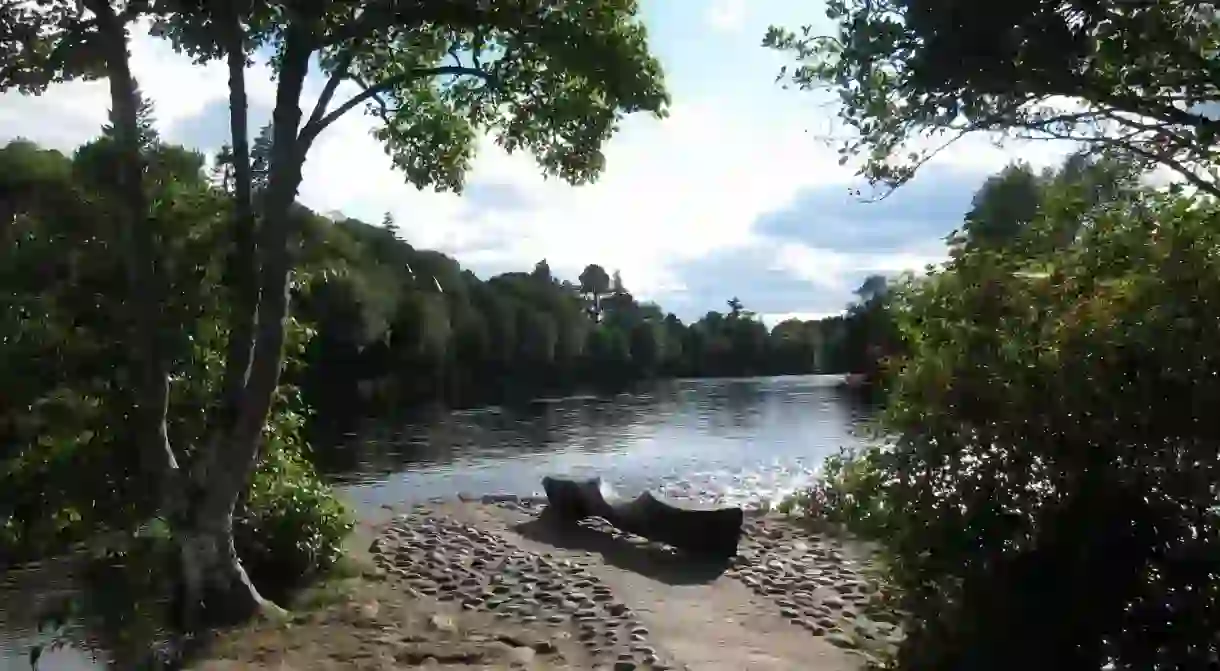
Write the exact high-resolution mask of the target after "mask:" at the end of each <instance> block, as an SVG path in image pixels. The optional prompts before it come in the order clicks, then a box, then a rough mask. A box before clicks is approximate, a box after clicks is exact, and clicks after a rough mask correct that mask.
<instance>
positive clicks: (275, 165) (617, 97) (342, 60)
mask: <svg viewBox="0 0 1220 671" xmlns="http://www.w3.org/2000/svg"><path fill="white" fill-rule="evenodd" d="M84 4H85V5H86V6H87V7H88V9H89V10H91V11H92V13H93V14H94V17H93V18H90V19H87V20H86V19H84V18H83V15H82V13H81V11H80V7H77V6H74V5H72V4H71V3H68V2H51V3H42V4H41V5H40V6H38V7H36V8H35V7H32V6H30V5H27V4H17V3H10V4H9V5H6V6H5V7H4V10H3V14H0V29H3V30H4V31H6V32H8V33H10V35H8V37H12V38H13V39H11V40H10V39H6V40H5V41H4V43H5V45H6V46H8V45H10V44H12V45H13V47H14V48H13V50H10V51H9V52H8V53H4V54H3V56H4V57H5V59H4V61H3V62H2V63H0V68H2V69H0V77H3V80H2V83H3V85H4V88H12V87H17V88H20V89H22V90H27V91H37V90H40V89H42V88H45V86H46V85H48V84H49V83H51V82H53V81H60V80H65V79H71V78H76V77H82V76H97V75H101V74H104V75H105V76H106V77H107V78H108V79H109V82H110V88H111V98H112V103H113V104H114V106H115V112H114V114H115V124H114V125H115V129H116V130H115V135H116V145H117V146H118V147H119V149H120V152H121V154H122V160H121V161H120V163H119V171H118V175H119V182H120V184H121V185H122V193H123V194H124V197H125V203H126V208H125V209H126V212H125V214H126V218H127V220H128V222H129V228H128V230H129V231H130V236H129V238H130V241H131V244H129V245H127V247H126V249H125V252H126V258H127V260H128V265H129V286H130V290H131V291H132V293H133V295H134V296H135V300H133V301H132V303H131V305H132V311H133V315H132V322H133V332H134V334H135V336H136V337H135V338H133V340H132V342H133V344H135V347H134V348H133V354H134V355H135V356H134V357H133V358H134V359H135V361H136V363H137V364H138V365H139V370H140V374H139V375H138V376H137V379H138V380H139V385H138V388H139V390H140V391H139V394H138V400H137V402H136V403H135V408H136V410H137V412H136V413H135V415H136V417H137V424H138V425H139V426H140V427H142V428H143V435H142V439H141V440H140V441H139V443H140V444H141V445H142V446H143V447H144V449H145V452H146V453H147V454H149V455H150V458H148V459H146V460H145V462H146V463H147V464H149V466H150V471H151V472H150V476H149V477H150V482H155V483H157V485H158V488H159V490H160V491H162V492H165V493H167V494H173V493H175V492H177V493H181V495H180V496H177V497H176V499H175V501H173V502H170V503H166V504H164V505H162V507H163V508H169V509H172V510H173V511H174V512H175V513H176V515H175V517H176V519H177V520H178V527H179V532H180V541H181V543H182V544H183V548H184V549H183V552H182V556H183V560H184V563H185V566H184V576H185V578H186V586H187V594H188V602H195V601H198V602H201V603H203V604H204V605H205V608H212V607H213V606H214V607H216V608H218V609H219V610H221V611H227V612H231V613H232V614H233V615H235V616H239V615H243V614H246V613H249V612H250V611H252V610H253V609H255V608H258V607H261V606H264V605H267V604H266V603H265V602H264V601H263V599H262V598H261V596H260V595H259V594H258V592H257V590H255V589H254V587H253V585H251V584H250V582H249V580H248V579H247V578H246V576H245V573H244V571H243V570H242V567H241V562H240V560H239V558H238V557H237V556H236V553H235V551H234V550H233V543H232V533H233V532H232V515H233V509H234V506H235V504H236V501H237V499H238V497H239V496H240V493H241V492H242V491H243V490H244V488H245V486H246V483H248V482H249V479H250V476H251V473H252V472H253V470H254V467H255V464H256V463H257V459H258V454H259V446H260V444H261V440H262V433H263V426H264V424H265V420H266V417H267V414H268V411H269V410H270V408H271V405H272V402H273V397H274V394H275V391H276V389H277V387H278V385H279V380H280V374H281V368H282V361H283V350H284V346H285V339H286V332H285V320H286V319H287V317H288V300H289V287H290V273H291V272H292V269H293V256H292V253H291V249H290V239H291V236H292V234H293V231H294V228H293V219H292V215H293V207H294V201H295V197H296V194H297V190H298V188H299V186H300V182H301V179H302V166H303V163H304V160H305V157H306V155H307V154H308V151H309V148H310V147H311V146H312V144H313V143H314V141H316V139H317V138H318V136H319V135H320V134H321V133H322V131H324V130H325V129H326V128H327V127H328V126H329V125H330V124H331V123H333V122H334V121H335V120H336V119H338V118H339V117H340V116H342V115H343V114H345V113H346V112H348V111H350V110H351V109H354V108H356V107H360V106H365V107H367V108H369V109H370V110H371V111H373V112H374V113H376V114H378V115H379V116H380V117H381V119H382V121H383V122H384V126H383V127H382V128H380V129H379V130H378V132H377V135H378V137H379V139H381V140H382V141H383V142H385V143H386V146H387V150H388V151H389V153H390V154H391V156H392V157H393V159H394V161H395V163H396V165H398V166H399V167H400V168H401V169H403V170H404V172H405V173H406V176H407V179H408V181H410V182H411V183H413V184H415V185H417V186H419V187H421V188H422V187H424V186H434V187H436V188H438V189H442V190H445V189H448V190H454V191H457V190H460V189H461V186H462V182H463V179H464V176H465V171H466V169H467V167H468V166H469V164H470V161H471V158H472V156H473V151H474V146H475V142H476V139H477V132H478V131H480V130H490V131H492V132H493V133H494V134H495V135H496V136H497V139H498V141H499V143H500V144H501V145H502V146H503V147H505V148H506V149H507V150H509V151H514V150H517V149H527V150H531V151H532V152H533V153H534V154H535V155H536V156H537V157H538V161H539V164H540V166H541V167H542V169H543V170H544V171H545V172H547V173H549V174H554V175H558V176H559V177H561V178H563V179H566V180H568V181H570V182H573V183H579V182H584V181H589V180H592V179H595V178H596V177H597V175H598V174H599V173H600V171H601V169H602V168H603V166H604V157H603V155H602V153H601V144H602V142H603V141H604V140H605V139H606V138H608V137H609V136H610V135H611V134H612V133H613V131H614V129H615V128H616V127H617V122H618V121H619V119H620V118H621V117H622V116H623V115H624V114H626V113H630V112H635V111H641V110H643V111H651V112H653V113H655V114H663V113H664V107H665V105H666V103H667V96H666V94H665V91H664V88H663V85H662V82H661V73H660V67H659V65H658V63H657V62H656V60H655V59H653V58H652V57H651V55H649V53H648V51H647V44H646V39H645V35H644V29H643V27H642V25H641V24H640V23H639V21H638V19H637V18H636V16H635V13H636V10H637V7H636V4H635V3H634V2H632V1H629V0H619V1H617V2H606V1H604V0H586V1H583V2H573V3H568V4H565V5H563V6H561V7H554V6H551V3H548V2H541V0H539V1H537V2H527V3H523V4H521V3H519V4H516V5H513V6H512V7H506V6H499V5H497V6H495V7H493V6H491V5H486V6H478V7H474V6H469V7H467V6H457V7H455V6H453V5H451V4H442V5H428V6H427V7H422V8H419V7H411V8H409V9H408V8H402V7H399V6H398V4H397V3H347V2H345V3H329V4H316V5H314V6H311V7H307V8H302V7H300V6H298V5H296V4H291V3H290V4H288V5H286V6H282V3H276V2H266V3H263V2H259V3H254V4H253V6H250V5H247V6H245V7H239V6H238V3H237V2H236V1H235V0H234V1H232V2H220V3H215V4H213V3H191V2H177V3H171V4H169V5H167V6H166V7H159V8H157V14H158V16H159V18H160V19H161V21H160V22H159V23H158V25H157V30H158V32H159V33H160V34H165V35H168V36H170V37H171V38H172V39H173V40H174V41H175V44H176V45H177V46H178V47H179V48H182V49H184V50H186V51H188V52H190V53H191V54H192V55H194V56H196V57H198V58H199V59H200V60H206V59H210V58H215V57H225V58H226V60H227V63H228V66H229V72H230V82H229V84H230V112H231V131H232V140H231V146H232V155H233V164H234V166H235V167H234V170H233V176H232V178H233V183H234V204H235V209H236V214H235V217H234V232H235V234H234V248H233V249H234V253H233V265H232V270H233V272H232V273H230V287H229V288H230V289H231V290H232V292H233V295H234V296H235V303H236V309H235V310H234V317H233V324H232V325H231V329H230V333H229V337H230V345H229V349H228V353H227V361H228V365H227V372H226V375H225V384H224V385H223V387H224V391H223V392H222V399H221V402H220V405H219V409H218V411H217V413H216V420H215V421H214V427H215V429H214V431H213V432H212V436H213V437H212V438H211V439H210V440H209V441H208V445H207V447H206V448H205V449H203V450H201V454H200V456H199V458H198V459H196V463H195V464H193V468H192V472H191V474H190V475H191V477H190V478H189V481H188V482H186V483H183V482H180V481H181V478H180V476H179V474H180V469H179V468H178V462H177V459H176V458H175V456H174V451H173V449H172V447H171V446H170V445H169V442H168V439H167V437H166V434H165V415H166V406H167V391H166V390H167V389H168V375H167V372H166V371H167V360H168V355H167V353H166V352H165V351H164V349H165V348H164V347H163V345H162V343H161V341H160V339H161V338H162V337H163V336H164V334H165V333H167V332H169V331H170V329H167V328H165V327H164V326H165V325H164V324H163V323H162V322H161V319H160V315H161V310H160V308H161V307H162V306H163V305H164V304H165V303H166V296H165V286H166V285H165V282H164V278H163V277H162V274H161V272H160V268H159V259H158V256H157V254H156V251H155V245H154V239H153V234H152V232H151V231H149V230H147V229H148V227H146V226H141V225H140V223H139V222H140V220H141V219H142V218H143V217H145V216H146V214H145V213H146V210H147V202H146V200H145V197H144V193H143V189H142V188H141V173H142V171H141V169H140V168H141V158H140V155H139V128H138V125H137V111H138V100H137V98H136V93H135V85H134V81H133V80H132V77H131V72H130V65H129V63H128V58H127V28H126V26H127V24H128V23H129V22H130V21H131V20H133V19H135V18H136V17H137V16H138V15H139V13H140V12H141V11H144V10H147V9H149V7H148V6H146V5H143V4H132V5H130V6H129V7H127V8H126V9H124V10H122V12H117V11H116V10H115V9H114V8H113V7H112V6H111V5H110V3H108V2H106V1H105V0H86V2H85V3H84ZM404 34H405V35H410V36H411V38H410V39H403V35H404ZM272 43H274V44H275V45H276V47H277V58H276V60H275V65H276V67H277V82H278V83H277V92H276V105H275V109H274V112H273V115H272V124H271V127H270V132H269V135H270V146H269V152H268V155H269V161H268V173H267V182H266V188H265V190H263V191H262V192H261V193H260V194H259V198H258V203H257V205H258V214H259V222H258V226H257V227H255V226H254V222H255V216H254V206H255V203H254V193H253V184H254V179H253V175H252V164H251V157H250V152H249V151H248V149H247V144H248V140H247V129H246V96H245V82H244V74H243V73H244V66H245V63H246V60H247V59H248V57H249V54H250V53H251V52H252V51H253V50H255V49H257V48H259V47H261V46H263V45H268V44H272ZM48 45H51V48H48ZM459 55H461V56H463V57H464V59H465V60H462V59H461V58H459ZM315 57H316V58H317V59H318V60H319V61H320V62H321V64H322V67H323V69H324V71H325V73H326V74H327V76H328V80H327V83H326V85H325V87H324V89H323V92H322V95H321V96H320V98H319V100H318V102H317V104H316V105H315V106H314V108H313V110H312V112H311V113H310V114H309V116H308V117H304V116H303V115H302V113H301V104H300V102H301V101H300V98H301V93H302V90H303V88H304V80H305V76H306V74H307V73H308V69H309V67H310V63H311V62H312V61H313V59H315ZM449 58H452V59H454V61H455V62H453V63H448V62H446V59H449ZM344 81H353V82H356V83H357V84H358V85H360V86H361V87H362V88H363V91H362V93H360V94H359V95H357V96H355V97H354V98H352V99H350V100H348V101H346V102H344V103H342V104H340V105H338V106H336V107H334V108H333V109H331V103H332V100H333V98H334V95H335V92H336V90H337V89H338V87H339V85H340V84H341V83H342V82H344ZM256 234H257V238H255V235H256ZM154 453H155V454H156V455H157V456H156V458H155V459H154V458H152V456H151V455H153V454H154ZM153 466H155V468H154V467H153ZM213 610H215V609H213Z"/></svg>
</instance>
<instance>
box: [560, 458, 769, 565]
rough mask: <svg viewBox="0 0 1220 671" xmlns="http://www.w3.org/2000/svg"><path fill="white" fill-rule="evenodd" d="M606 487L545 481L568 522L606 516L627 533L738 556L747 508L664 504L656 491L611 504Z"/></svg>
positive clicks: (706, 552)
mask: <svg viewBox="0 0 1220 671" xmlns="http://www.w3.org/2000/svg"><path fill="white" fill-rule="evenodd" d="M601 485H602V483H601V478H592V479H589V480H570V479H564V478H552V477H545V478H543V479H542V488H543V490H545V491H546V498H547V502H548V505H547V511H548V513H550V514H551V515H554V516H555V517H557V518H559V519H561V520H563V521H567V522H576V521H579V520H581V519H584V518H586V517H600V518H602V519H604V520H606V521H607V522H609V523H610V524H612V525H614V526H615V527H617V528H618V529H620V530H622V531H626V532H628V533H632V534H635V535H637V536H643V537H644V538H647V539H649V540H654V541H660V542H662V543H666V544H668V545H672V546H673V547H675V548H677V549H679V550H682V551H685V552H689V553H692V554H701V555H712V556H716V557H732V556H733V555H735V554H737V543H738V541H740V540H741V534H742V522H743V521H744V519H745V513H744V512H743V511H742V510H741V508H739V507H734V508H711V507H703V506H695V505H691V504H688V503H686V502H682V503H678V502H674V501H668V500H663V499H661V498H659V497H657V496H655V495H653V494H652V492H644V493H643V494H640V495H639V496H638V497H636V498H635V499H633V500H631V501H618V500H614V501H607V500H606V498H605V496H603V494H602V487H601Z"/></svg>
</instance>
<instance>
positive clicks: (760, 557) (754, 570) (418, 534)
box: [370, 496, 902, 669]
mask: <svg viewBox="0 0 1220 671" xmlns="http://www.w3.org/2000/svg"><path fill="white" fill-rule="evenodd" d="M476 500H482V501H483V503H484V504H489V505H498V506H502V507H504V508H507V509H509V510H516V511H518V512H522V513H526V514H537V513H538V512H540V511H541V510H543V509H544V508H545V507H546V504H545V499H533V498H518V497H511V496H507V497H503V496H495V497H490V498H489V497H483V498H482V499H476ZM580 524H581V525H582V526H584V527H587V528H589V529H594V530H598V531H602V532H604V533H607V534H611V535H615V536H619V537H621V540H622V541H624V542H629V543H633V544H636V545H641V546H646V545H650V546H651V549H654V550H658V551H670V552H672V549H671V548H668V547H667V546H663V545H660V544H656V543H652V542H651V541H648V540H647V539H642V538H639V537H636V536H632V535H629V534H622V533H619V532H618V531H617V530H616V529H614V528H613V527H611V526H610V525H609V523H607V522H606V521H605V520H602V519H600V518H589V519H586V520H582V521H581V522H580ZM744 526H745V532H746V533H745V534H743V536H742V539H741V543H740V545H739V549H738V554H737V556H736V557H735V558H734V559H733V561H732V563H731V566H732V568H731V569H730V570H728V571H726V572H725V575H726V577H727V578H728V579H733V580H737V581H739V582H740V583H742V584H743V585H745V586H746V587H747V588H749V589H750V590H751V591H753V592H754V593H755V594H756V595H758V596H759V597H761V598H763V599H764V600H765V601H769V602H770V603H771V604H773V607H774V608H775V612H777V613H778V614H779V615H780V616H782V617H783V618H785V619H788V620H789V621H791V622H792V623H793V625H795V626H799V627H801V628H803V629H805V630H806V631H808V632H810V634H811V635H814V636H820V637H823V638H824V639H825V640H826V641H828V642H829V643H831V644H833V645H836V646H838V647H842V648H848V649H854V648H858V647H860V646H861V643H863V644H864V645H865V646H868V645H870V643H869V641H872V640H874V639H877V638H884V639H885V640H886V641H889V642H896V641H899V640H901V636H902V632H901V627H900V626H898V624H899V622H900V620H899V619H898V617H897V616H896V615H895V614H894V613H893V612H891V611H888V610H886V609H884V608H881V607H880V606H879V604H877V603H875V597H874V596H873V595H876V594H877V593H878V586H877V585H876V584H875V583H874V582H872V581H871V580H870V579H869V578H867V577H866V576H865V575H864V574H862V573H861V572H860V570H861V569H862V568H863V567H864V566H866V565H867V564H866V563H865V564H861V563H857V562H855V561H853V560H852V559H851V558H849V557H847V554H846V553H845V552H844V551H843V550H841V549H840V548H841V547H842V546H839V545H837V544H836V542H835V541H833V540H832V539H828V538H825V537H822V536H819V535H817V534H813V533H810V532H807V531H804V530H798V529H796V528H795V527H794V526H792V525H789V524H786V523H784V522H783V521H782V520H776V519H774V518H772V517H748V518H747V520H746V522H745V525H744ZM370 551H371V552H372V553H373V554H374V556H375V557H376V558H377V560H378V563H379V564H380V568H381V569H382V570H384V571H385V573H386V574H387V575H388V576H391V577H397V578H399V579H401V580H403V583H400V584H402V585H403V587H402V588H403V589H409V590H412V591H413V592H416V593H419V594H424V595H430V596H433V597H435V598H443V599H449V600H457V601H459V602H460V603H461V605H462V608H465V609H468V610H483V611H489V612H493V613H495V614H496V615H497V616H498V617H500V618H502V619H505V620H512V621H516V622H527V623H528V622H545V623H548V624H550V625H555V626H559V627H561V628H562V626H563V624H564V623H565V622H569V621H571V622H572V625H571V626H573V629H572V630H571V631H572V632H573V634H575V636H576V639H577V640H579V641H580V643H581V644H582V645H583V646H584V647H585V648H586V650H587V651H588V652H589V654H591V655H593V656H595V657H599V658H601V659H603V660H605V661H603V662H602V664H610V663H611V662H610V661H609V660H617V661H615V662H614V663H613V667H612V668H614V669H636V668H648V669H668V668H673V667H672V666H671V665H669V664H667V662H666V660H664V659H663V658H662V656H661V655H660V654H659V653H657V651H656V648H655V647H653V646H652V645H651V644H650V640H649V638H650V636H651V634H650V632H649V631H648V629H647V628H646V627H644V626H643V625H642V624H640V622H639V621H638V619H637V618H636V616H635V614H634V613H633V612H632V610H631V608H629V607H628V606H627V604H625V603H623V602H622V601H619V600H618V599H617V597H616V596H615V594H614V592H613V591H612V590H611V589H610V588H609V587H608V586H606V585H604V584H602V583H601V582H600V581H599V580H598V579H597V578H596V577H595V576H593V575H592V574H590V573H589V572H588V571H587V570H586V569H585V567H584V565H583V564H584V563H585V562H586V561H600V557H598V556H596V555H592V556H590V557H589V558H587V559H580V560H578V561H573V560H571V559H569V558H567V557H564V556H556V555H553V554H552V553H543V554H535V553H532V552H527V551H524V550H522V549H521V548H518V547H516V546H514V545H512V544H510V543H508V542H507V541H505V540H503V539H502V538H501V537H500V536H498V535H496V534H494V533H490V532H486V531H483V530H481V529H477V528H474V527H471V526H468V525H465V524H462V523H460V522H458V521H456V520H453V519H450V518H448V517H444V516H440V515H436V514H435V513H434V512H433V508H431V507H430V506H427V505H420V506H416V507H414V508H412V509H411V511H410V512H409V513H407V514H405V515H401V516H399V517H397V518H395V519H394V521H393V522H392V523H391V524H390V525H389V526H388V527H387V528H386V530H385V531H384V533H383V534H382V535H381V536H380V537H379V538H377V539H376V540H375V541H374V542H373V544H372V545H371V546H370ZM407 584H409V585H410V587H407V586H406V585H407ZM865 612H867V613H868V617H867V618H865V617H859V616H860V615H862V614H864V613H865ZM878 625H880V626H878ZM866 628H867V629H868V631H864V630H865V629H866ZM522 654H525V653H522Z"/></svg>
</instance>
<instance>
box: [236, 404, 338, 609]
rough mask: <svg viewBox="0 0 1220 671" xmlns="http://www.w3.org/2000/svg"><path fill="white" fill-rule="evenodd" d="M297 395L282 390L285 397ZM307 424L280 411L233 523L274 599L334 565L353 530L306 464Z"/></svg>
mask: <svg viewBox="0 0 1220 671" xmlns="http://www.w3.org/2000/svg"><path fill="white" fill-rule="evenodd" d="M292 392H293V390H291V389H288V390H281V396H285V395H288V394H291V393H292ZM281 405H283V403H282V404H281ZM302 424H303V415H302V414H301V413H299V412H296V411H293V410H291V409H288V408H280V409H279V410H278V412H277V413H276V415H275V417H274V419H273V422H272V430H271V431H270V432H269V433H270V435H269V436H268V439H267V444H266V445H265V447H264V450H263V455H262V459H261V461H260V463H259V468H258V471H257V472H256V473H255V474H254V477H253V479H252V482H251V483H250V488H249V490H248V491H247V492H246V497H245V499H244V501H243V502H242V505H241V508H240V510H239V511H238V514H237V515H236V516H235V519H234V528H233V533H234V542H235V543H236V545H237V552H238V556H239V557H241V559H242V562H243V564H244V565H245V567H246V570H247V572H248V573H249V574H250V577H251V579H252V580H253V581H254V582H255V584H257V585H258V586H259V588H260V589H262V590H267V591H269V592H271V593H273V594H274V593H276V592H280V591H282V590H284V589H287V588H290V587H293V586H296V585H298V584H300V583H302V582H304V581H307V580H308V579H310V578H312V577H314V576H316V575H317V574H318V573H319V572H321V571H324V570H326V569H328V568H330V567H331V566H332V565H334V563H335V561H336V560H338V559H339V557H340V555H341V554H342V546H343V541H344V539H345V538H346V537H347V535H348V533H349V532H350V531H351V530H352V526H353V522H352V519H351V516H350V515H349V513H348V511H347V510H346V508H345V507H344V505H343V504H342V502H341V501H339V500H338V498H336V497H335V494H334V491H333V490H332V489H331V488H330V487H329V486H328V485H327V484H326V483H325V482H323V481H322V479H321V478H320V477H319V476H318V474H317V472H316V471H315V470H314V467H313V464H312V463H311V462H310V461H309V459H308V458H307V455H306V453H305V450H306V449H307V448H306V446H305V444H304V443H303V442H302V441H301V439H300V435H301V429H302Z"/></svg>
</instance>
